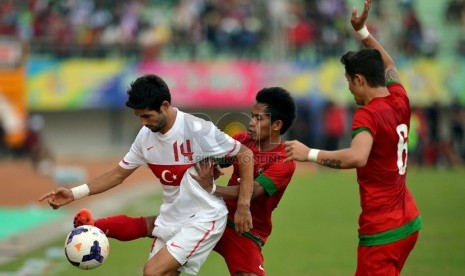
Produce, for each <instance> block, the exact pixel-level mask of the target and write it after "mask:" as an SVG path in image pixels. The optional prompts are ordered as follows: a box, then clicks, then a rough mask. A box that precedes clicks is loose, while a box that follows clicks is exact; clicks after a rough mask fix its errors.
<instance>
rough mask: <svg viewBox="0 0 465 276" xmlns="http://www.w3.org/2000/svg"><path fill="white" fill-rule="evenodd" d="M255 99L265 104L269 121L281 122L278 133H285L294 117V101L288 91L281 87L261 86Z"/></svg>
mask: <svg viewBox="0 0 465 276" xmlns="http://www.w3.org/2000/svg"><path fill="white" fill-rule="evenodd" d="M255 100H256V101H257V103H262V104H265V105H266V112H268V113H269V114H270V119H271V122H275V121H277V120H281V121H282V122H283V126H282V128H281V131H280V133H281V134H284V133H286V131H287V130H288V129H289V127H291V125H292V123H293V122H294V119H295V117H296V107H295V102H294V99H293V98H292V96H291V95H290V94H289V92H288V91H287V90H286V89H284V88H281V87H268V88H263V89H262V90H260V91H258V93H257V96H256V97H255Z"/></svg>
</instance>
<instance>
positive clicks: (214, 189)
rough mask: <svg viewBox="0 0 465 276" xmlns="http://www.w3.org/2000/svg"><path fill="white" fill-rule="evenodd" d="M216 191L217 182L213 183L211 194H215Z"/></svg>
mask: <svg viewBox="0 0 465 276" xmlns="http://www.w3.org/2000/svg"><path fill="white" fill-rule="evenodd" d="M215 192H216V184H215V183H213V188H212V190H211V191H210V194H211V195H214V194H215Z"/></svg>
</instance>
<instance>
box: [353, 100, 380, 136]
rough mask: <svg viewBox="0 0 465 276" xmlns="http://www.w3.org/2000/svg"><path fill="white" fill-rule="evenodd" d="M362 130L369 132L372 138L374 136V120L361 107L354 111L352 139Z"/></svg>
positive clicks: (366, 110)
mask: <svg viewBox="0 0 465 276" xmlns="http://www.w3.org/2000/svg"><path fill="white" fill-rule="evenodd" d="M363 129H367V130H369V131H370V133H371V136H373V138H374V137H375V136H376V121H375V120H374V118H373V116H372V114H371V112H370V111H369V110H368V109H366V108H363V107H362V108H359V109H358V110H357V111H355V114H354V119H353V122H352V137H354V136H355V134H356V133H358V132H359V131H361V130H363Z"/></svg>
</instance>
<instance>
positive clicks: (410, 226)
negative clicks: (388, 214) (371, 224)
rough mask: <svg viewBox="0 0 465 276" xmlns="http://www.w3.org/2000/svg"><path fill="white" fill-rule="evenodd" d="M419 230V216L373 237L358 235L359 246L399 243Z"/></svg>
mask: <svg viewBox="0 0 465 276" xmlns="http://www.w3.org/2000/svg"><path fill="white" fill-rule="evenodd" d="M420 229H421V216H418V217H416V218H415V219H413V220H412V221H410V222H408V223H407V224H404V225H402V226H400V227H398V228H394V229H391V230H388V231H385V232H381V233H377V234H373V235H358V239H359V243H358V244H359V245H365V246H372V245H381V244H386V243H391V242H395V241H399V240H401V239H403V238H405V237H407V236H409V235H410V234H412V233H415V232H416V231H418V230H420Z"/></svg>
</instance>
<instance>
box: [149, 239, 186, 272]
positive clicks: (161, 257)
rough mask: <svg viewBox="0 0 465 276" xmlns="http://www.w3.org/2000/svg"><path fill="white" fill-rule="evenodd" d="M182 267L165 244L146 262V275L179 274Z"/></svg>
mask: <svg viewBox="0 0 465 276" xmlns="http://www.w3.org/2000/svg"><path fill="white" fill-rule="evenodd" d="M180 267H181V264H180V263H178V261H177V260H176V259H175V258H174V257H173V256H172V255H171V254H170V252H169V251H168V248H167V247H166V245H165V246H164V247H163V248H162V249H160V251H158V252H157V254H155V255H154V256H153V257H152V258H150V260H149V261H148V262H147V263H146V264H145V266H144V276H178V275H179V274H181V272H179V271H178V269H179V268H180Z"/></svg>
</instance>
